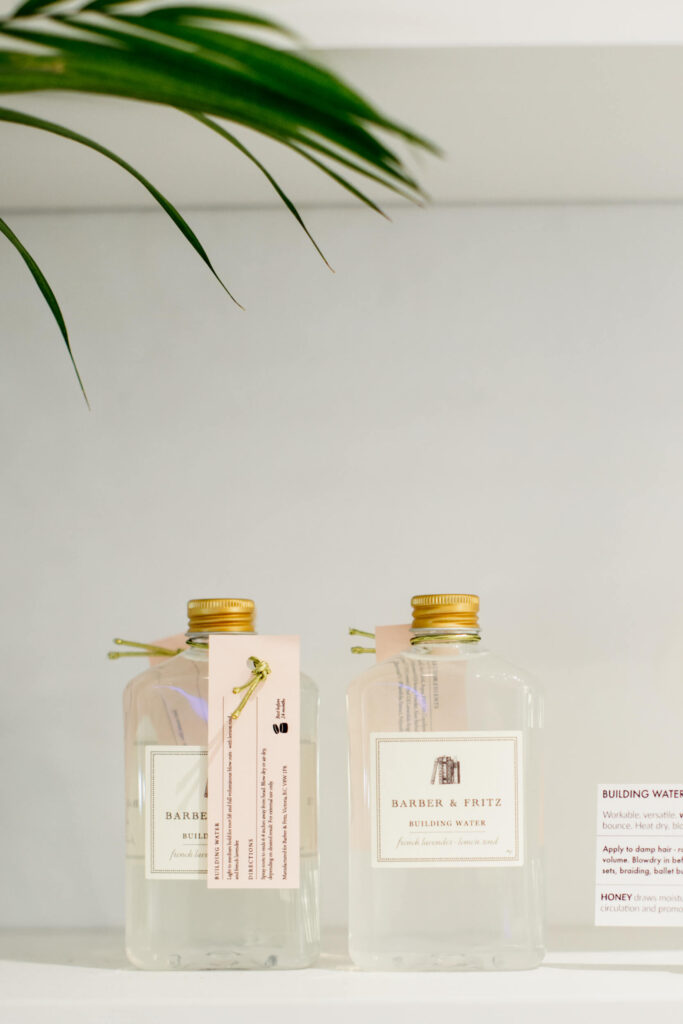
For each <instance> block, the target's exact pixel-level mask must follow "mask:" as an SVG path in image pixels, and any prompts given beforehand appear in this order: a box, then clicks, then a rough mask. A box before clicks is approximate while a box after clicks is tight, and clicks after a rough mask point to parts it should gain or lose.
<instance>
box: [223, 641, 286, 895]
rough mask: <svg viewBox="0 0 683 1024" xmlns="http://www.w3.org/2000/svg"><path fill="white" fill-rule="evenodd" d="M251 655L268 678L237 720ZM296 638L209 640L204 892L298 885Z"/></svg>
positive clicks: (250, 673)
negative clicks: (265, 667) (235, 715)
mask: <svg viewBox="0 0 683 1024" xmlns="http://www.w3.org/2000/svg"><path fill="white" fill-rule="evenodd" d="M253 658H256V659H259V661H261V662H265V663H267V665H268V667H269V668H270V673H269V674H268V675H267V676H266V678H265V679H263V680H262V681H261V682H259V683H258V686H257V687H256V689H255V690H254V692H253V695H252V696H251V697H250V698H249V700H247V702H246V704H245V705H244V707H243V708H242V710H241V712H240V714H239V717H238V718H232V714H233V712H234V711H235V710H236V709H237V707H238V705H239V704H240V703H241V701H242V700H243V699H244V696H245V694H246V693H247V691H246V690H245V689H242V690H241V692H239V693H235V692H234V690H235V689H236V688H239V687H244V686H245V684H247V683H248V682H249V680H250V678H251V675H252V668H253V663H252V661H251V659H253ZM299 662H300V658H299V638H298V637H294V636H257V635H246V634H239V635H224V636H211V637H210V640H209V766H208V767H209V777H208V818H209V856H208V877H207V882H208V886H209V888H214V889H297V888H298V887H299V846H300V842H299V839H300V824H299V814H300V808H299V787H300V771H301V766H300V746H299V744H300V731H301V730H300V711H299V704H300V682H299V680H300V675H299V672H300V668H299Z"/></svg>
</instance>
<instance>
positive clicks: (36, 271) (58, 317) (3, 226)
mask: <svg viewBox="0 0 683 1024" xmlns="http://www.w3.org/2000/svg"><path fill="white" fill-rule="evenodd" d="M0 234H3V235H4V236H5V238H6V239H7V240H8V242H9V243H10V245H12V246H14V248H15V249H16V251H17V252H18V253H19V255H20V256H21V258H22V260H23V261H24V263H25V264H26V266H27V267H28V270H29V272H30V274H31V276H32V277H33V280H34V281H35V282H36V284H37V285H38V288H39V289H40V292H41V294H42V296H43V298H44V299H45V301H46V303H47V305H48V308H49V310H50V312H51V313H52V316H53V317H54V320H55V322H56V324H57V327H58V328H59V332H60V334H61V335H62V338H63V339H64V344H65V345H66V350H67V352H68V353H69V359H70V360H71V365H72V366H73V369H74V372H75V374H76V379H77V380H78V385H79V387H80V389H81V394H82V395H83V398H84V399H85V404H86V405H87V407H88V409H90V402H89V400H88V396H87V394H86V390H85V387H84V385H83V380H82V378H81V375H80V372H79V370H78V366H77V365H76V360H75V358H74V354H73V351H72V349H71V342H70V340H69V332H68V331H67V327H66V322H65V320H64V317H63V315H62V311H61V309H60V308H59V303H58V302H57V297H56V296H55V293H54V292H53V291H52V288H51V287H50V285H49V284H48V281H47V278H46V277H45V274H44V273H43V272H42V270H41V269H40V267H39V266H38V264H37V263H36V261H35V260H34V258H33V256H31V254H30V252H29V251H28V249H27V248H26V246H25V245H24V244H23V243H22V242H21V241H20V240H19V238H17V236H16V235H15V233H14V232H13V231H12V229H11V227H10V226H9V224H8V223H7V221H5V220H3V219H2V217H0Z"/></svg>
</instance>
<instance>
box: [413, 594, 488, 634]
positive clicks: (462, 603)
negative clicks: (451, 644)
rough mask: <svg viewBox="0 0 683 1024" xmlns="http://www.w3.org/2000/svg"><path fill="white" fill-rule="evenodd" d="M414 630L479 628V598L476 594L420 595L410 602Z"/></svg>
mask: <svg viewBox="0 0 683 1024" xmlns="http://www.w3.org/2000/svg"><path fill="white" fill-rule="evenodd" d="M410 604H411V605H412V609H413V629H439V628H440V627H441V626H445V627H448V626H466V627H468V628H469V629H478V628H479V598H478V597H477V595H476V594H418V595H417V596H416V597H413V598H412V599H411V601H410Z"/></svg>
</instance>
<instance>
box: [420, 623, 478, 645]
mask: <svg viewBox="0 0 683 1024" xmlns="http://www.w3.org/2000/svg"><path fill="white" fill-rule="evenodd" d="M480 640H481V631H480V630H479V629H472V628H469V627H466V626H453V627H452V628H450V629H445V628H444V627H443V626H441V627H439V628H436V629H413V630H412V635H411V638H410V644H411V647H432V646H434V645H436V644H438V645H444V646H449V645H450V646H453V645H457V646H459V645H460V644H478V643H479V641H480Z"/></svg>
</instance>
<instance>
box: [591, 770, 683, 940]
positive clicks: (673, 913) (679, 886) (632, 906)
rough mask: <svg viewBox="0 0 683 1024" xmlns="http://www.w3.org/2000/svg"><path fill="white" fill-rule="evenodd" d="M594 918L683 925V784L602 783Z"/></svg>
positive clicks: (601, 922)
mask: <svg viewBox="0 0 683 1024" xmlns="http://www.w3.org/2000/svg"><path fill="white" fill-rule="evenodd" d="M597 834H598V839H597V852H596V853H597V856H596V872H595V881H596V885H595V923H596V925H607V926H610V927H615V926H616V927H638V928H642V927H652V926H654V927H657V928H662V927H674V926H675V927H677V928H680V927H681V925H683V787H681V784H680V783H672V784H671V785H667V784H666V783H659V784H652V785H650V784H642V783H639V784H637V785H636V784H634V785H631V784H629V785H626V784H624V783H612V784H609V785H600V786H598V823H597Z"/></svg>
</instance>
